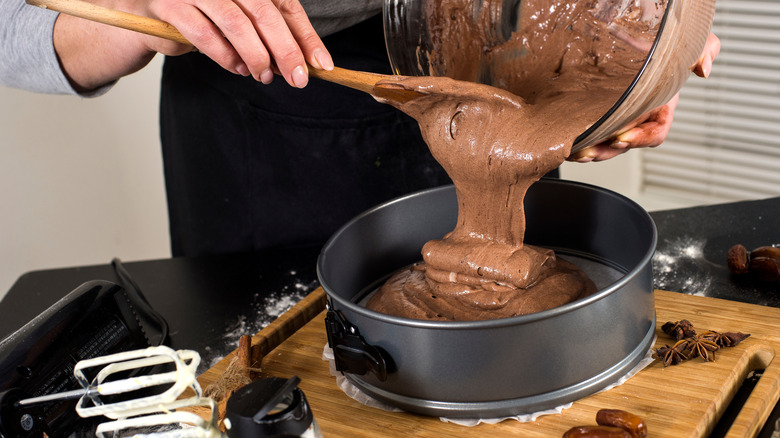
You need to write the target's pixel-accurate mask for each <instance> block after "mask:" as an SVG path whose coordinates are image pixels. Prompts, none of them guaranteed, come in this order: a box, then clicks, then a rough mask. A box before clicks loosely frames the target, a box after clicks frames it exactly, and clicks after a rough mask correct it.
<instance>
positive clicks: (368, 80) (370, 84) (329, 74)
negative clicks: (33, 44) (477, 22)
mask: <svg viewBox="0 0 780 438" xmlns="http://www.w3.org/2000/svg"><path fill="white" fill-rule="evenodd" d="M26 1H27V4H30V5H33V6H39V7H42V8H44V9H51V10H53V11H57V12H62V13H63V14H68V15H73V16H74V17H79V18H83V19H86V20H90V21H95V22H98V23H103V24H107V25H110V26H114V27H120V28H122V29H127V30H132V31H135V32H141V33H144V34H147V35H152V36H156V37H160V38H164V39H166V40H171V41H175V42H177V43H182V44H188V45H193V44H192V43H190V42H189V41H187V39H186V38H184V36H183V35H182V34H181V33H180V32H179V31H178V30H177V29H176V28H175V27H173V26H171V25H170V24H168V23H166V22H164V21H160V20H156V19H154V18H149V17H142V16H140V15H135V14H130V13H128V12H122V11H117V10H114V9H109V8H106V7H103V6H98V5H93V4H91V3H88V2H85V1H83V0H26ZM309 74H310V75H311V76H314V77H316V78H320V79H323V80H326V81H329V82H333V83H336V84H340V85H344V86H346V87H350V88H354V89H356V90H360V91H364V92H366V93H369V94H372V95H373V94H374V85H375V84H376V83H377V82H378V81H379V80H381V79H385V78H389V77H390V76H387V75H381V74H377V73H369V72H362V71H355V70H348V69H344V68H338V67H336V68H334V69H333V70H332V71H327V70H319V69H316V68H313V67H311V66H310V68H309Z"/></svg>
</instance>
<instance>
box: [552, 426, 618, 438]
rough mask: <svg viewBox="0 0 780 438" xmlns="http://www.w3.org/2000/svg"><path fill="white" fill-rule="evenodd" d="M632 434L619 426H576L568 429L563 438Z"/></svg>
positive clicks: (610, 436)
mask: <svg viewBox="0 0 780 438" xmlns="http://www.w3.org/2000/svg"><path fill="white" fill-rule="evenodd" d="M630 437H631V435H630V434H629V433H628V432H626V431H625V430H623V429H621V428H619V427H610V426H576V427H572V428H571V429H569V430H567V431H566V433H564V434H563V438H630Z"/></svg>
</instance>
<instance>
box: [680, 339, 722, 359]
mask: <svg viewBox="0 0 780 438" xmlns="http://www.w3.org/2000/svg"><path fill="white" fill-rule="evenodd" d="M688 341H689V342H688V349H689V350H690V354H689V355H690V357H691V359H693V358H694V357H701V358H702V359H704V360H706V361H711V360H715V354H714V352H715V351H716V350H718V348H720V347H718V344H716V343H715V341H713V340H712V339H711V338H708V337H707V333H702V334H699V335H696V336H694V337H693V338H691V339H689V340H688Z"/></svg>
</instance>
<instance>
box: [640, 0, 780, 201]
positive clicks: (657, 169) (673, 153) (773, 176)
mask: <svg viewBox="0 0 780 438" xmlns="http://www.w3.org/2000/svg"><path fill="white" fill-rule="evenodd" d="M683 1H684V0H683ZM713 32H714V33H715V34H716V35H718V37H719V38H720V39H721V47H722V48H721V52H720V55H719V56H718V58H717V59H716V61H715V65H714V66H713V69H712V74H711V75H710V77H709V78H708V79H701V78H697V77H691V78H690V79H689V80H688V82H687V83H686V85H685V86H684V87H683V90H682V92H681V94H680V104H679V106H678V107H677V110H676V111H675V117H674V123H673V124H672V130H671V132H670V133H669V136H668V138H667V140H666V142H664V144H663V145H661V146H659V147H658V148H655V149H652V150H647V151H644V152H643V153H642V156H641V157H642V188H643V190H644V191H645V192H646V193H653V194H661V195H671V196H677V197H680V198H684V199H689V200H695V201H698V202H700V203H717V202H728V201H733V200H741V199H759V198H765V197H770V196H778V195H780V0H763V1H762V0H756V1H744V0H718V1H717V11H716V13H715V23H714V25H713Z"/></svg>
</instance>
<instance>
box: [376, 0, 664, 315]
mask: <svg viewBox="0 0 780 438" xmlns="http://www.w3.org/2000/svg"><path fill="white" fill-rule="evenodd" d="M443 3H447V5H441V8H439V9H437V13H440V19H441V20H451V22H448V23H447V24H448V25H450V26H466V27H467V28H468V29H466V30H467V31H468V32H470V33H471V34H472V35H473V38H471V40H469V41H468V44H465V45H463V46H462V45H461V42H460V41H459V40H458V39H456V38H442V39H441V41H440V44H441V47H439V48H438V49H437V50H439V51H440V52H442V53H443V52H457V51H458V50H460V51H461V52H459V53H462V54H465V55H467V54H468V52H469V51H474V50H476V51H478V52H479V53H476V54H474V56H475V57H472V58H468V59H472V61H471V62H466V60H465V59H462V58H460V57H458V56H454V55H453V57H452V58H450V57H446V59H455V60H457V62H453V63H451V64H449V65H447V66H446V69H447V71H448V73H447V74H448V76H452V77H455V78H458V79H462V80H455V79H451V78H447V77H428V76H426V77H398V78H397V79H394V80H388V81H383V82H382V85H383V86H391V87H396V88H401V89H406V90H411V91H414V92H416V93H418V94H419V97H416V98H413V99H411V100H408V101H392V100H387V99H382V100H383V101H385V102H386V103H388V104H391V105H394V106H396V107H397V108H399V109H400V110H401V111H403V112H405V113H406V114H408V115H410V116H411V117H414V118H415V119H416V120H417V121H418V122H419V124H420V128H421V131H422V134H423V137H424V139H425V141H426V143H427V144H428V147H429V148H430V150H431V153H432V154H433V156H434V158H436V160H437V161H438V162H439V163H441V165H442V166H443V167H444V169H445V170H446V171H447V173H448V174H449V176H450V177H451V178H452V180H453V183H454V185H455V189H456V193H457V197H458V207H459V210H458V220H457V224H456V226H455V229H454V230H453V231H452V232H450V233H449V234H447V235H446V236H445V237H444V238H442V239H440V240H432V241H430V242H427V243H426V244H425V245H424V246H423V249H422V255H423V261H422V262H419V263H416V264H414V265H412V266H410V267H408V268H405V269H403V270H401V271H399V272H397V273H395V274H393V275H392V276H391V278H390V279H389V280H388V281H387V282H386V283H385V284H384V285H383V286H382V287H381V288H380V289H379V291H377V293H375V294H374V296H373V297H371V299H370V300H369V302H368V303H367V307H368V308H369V309H371V310H374V311H377V312H382V313H386V314H390V315H396V316H403V317H407V318H413V319H428V320H455V321H469V320H483V319H494V318H504V317H510V316H517V315H524V314H528V313H532V312H538V311H541V310H545V309H550V308H553V307H557V306H560V305H563V304H566V303H568V302H571V301H573V300H576V299H578V298H582V297H585V296H587V295H589V294H592V293H594V292H595V291H596V286H595V284H594V283H593V281H591V280H590V279H589V278H588V277H587V275H586V274H585V273H584V272H583V271H581V270H580V269H579V268H577V267H576V266H574V265H573V264H571V263H569V262H567V261H565V260H562V259H561V258H559V257H556V255H555V253H554V252H553V251H551V250H549V249H544V248H540V247H535V246H531V245H525V244H524V243H523V237H524V234H525V213H524V209H523V198H524V196H525V193H526V191H527V190H528V188H529V187H530V186H531V184H533V183H534V182H536V181H537V180H539V178H541V177H542V176H543V175H544V174H545V173H547V172H549V171H550V170H553V169H555V168H556V167H558V166H559V165H560V164H561V163H563V161H564V160H565V159H566V157H567V156H568V155H569V152H570V149H571V146H572V144H573V142H574V139H575V138H576V137H577V136H578V135H579V134H581V133H582V132H583V131H585V130H586V129H587V128H588V126H590V125H591V124H592V123H594V122H595V121H596V120H597V119H598V118H599V117H600V116H601V115H603V114H605V113H606V111H607V110H608V109H609V108H610V107H611V106H612V105H614V104H615V102H616V101H617V100H618V98H619V97H620V95H621V94H622V93H623V92H624V91H625V90H626V89H627V87H628V86H629V84H630V83H631V81H632V80H633V79H634V77H635V76H636V74H637V72H638V71H639V68H640V67H641V65H642V63H643V61H644V59H645V56H646V54H647V51H646V49H647V47H648V44H647V41H652V38H653V37H654V32H653V31H652V28H650V27H648V25H647V21H646V20H643V19H642V13H641V11H640V10H639V9H638V8H637V10H636V11H631V10H630V9H629V10H627V11H626V10H624V11H622V12H621V11H618V10H616V9H614V8H612V9H610V8H608V7H605V6H604V4H609V5H613V4H614V2H602V1H593V2H590V1H589V2H556V1H552V2H551V1H540V0H535V1H531V2H522V5H523V8H524V9H523V12H522V14H521V17H522V18H521V22H520V23H519V25H518V30H517V31H516V32H515V33H514V34H513V35H512V38H511V39H509V40H508V41H505V42H500V43H495V42H494V41H489V38H488V37H483V36H484V35H486V33H485V32H483V31H480V29H481V26H484V25H483V24H480V23H486V22H488V21H489V20H485V19H482V20H461V21H458V17H460V16H462V14H461V11H462V10H463V8H466V7H469V8H470V7H471V4H472V2H470V1H466V0H460V1H456V2H443ZM500 3H501V2H496V3H495V4H496V5H498V4H500ZM651 3H653V2H651ZM482 4H483V8H482V14H488V13H490V9H491V8H489V7H487V6H486V5H490V4H493V2H482ZM631 4H633V3H631ZM653 4H655V3H653ZM634 12H635V13H634ZM618 13H622V14H624V15H626V16H628V17H633V19H634V21H633V22H631V23H633V24H632V26H628V27H627V26H625V21H626V18H625V17H623V18H621V20H623V25H621V26H619V28H617V30H616V29H615V28H614V21H615V20H614V18H615V16H616V14H618ZM621 17H622V15H621ZM483 18H484V17H483ZM433 19H436V18H435V17H434V18H433ZM629 21H630V20H629ZM452 22H455V23H452ZM631 23H630V24H631ZM444 27H446V26H444ZM626 29H632V32H628V31H627V30H626ZM444 33H445V34H446V32H444ZM629 35H634V36H629ZM636 35H639V37H637V36H636ZM643 41H644V42H643ZM475 47H476V48H477V49H475ZM502 56H503V57H506V56H514V57H517V60H518V61H521V62H522V65H524V66H527V68H518V64H517V63H496V62H491V61H490V60H489V58H491V57H502ZM477 58H481V59H482V61H483V62H474V61H473V60H474V59H477ZM442 59H445V57H442ZM486 59H487V61H486ZM497 65H504V66H507V71H497V70H495V66H497ZM475 66H476V67H475ZM480 66H481V67H480ZM484 66H493V67H492V68H493V70H492V71H491V75H492V77H493V78H502V79H500V80H498V81H496V80H494V81H493V83H496V82H499V83H501V84H502V88H506V89H507V90H510V91H511V92H510V91H505V90H504V89H501V88H495V87H491V86H487V85H481V84H477V83H475V82H470V81H473V80H476V77H477V76H479V75H481V74H484V71H480V69H483V70H484V68H485V67H484ZM548 202H556V200H555V199H550V200H549V201H548Z"/></svg>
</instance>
